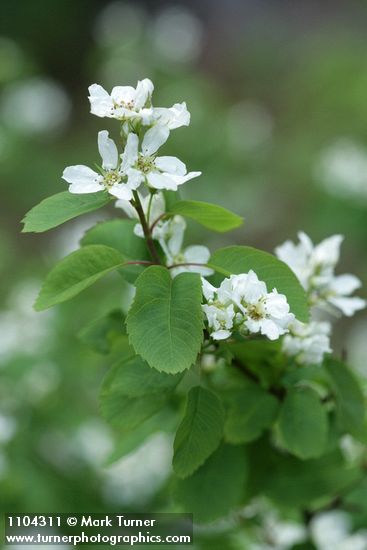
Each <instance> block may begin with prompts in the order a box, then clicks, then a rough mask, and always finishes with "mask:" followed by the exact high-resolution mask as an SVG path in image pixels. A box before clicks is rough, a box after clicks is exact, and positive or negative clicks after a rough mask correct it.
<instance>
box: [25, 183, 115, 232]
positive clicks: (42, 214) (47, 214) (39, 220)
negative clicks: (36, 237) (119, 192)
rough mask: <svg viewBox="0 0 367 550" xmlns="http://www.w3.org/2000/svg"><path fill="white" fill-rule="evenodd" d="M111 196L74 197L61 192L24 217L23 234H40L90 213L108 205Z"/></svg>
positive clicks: (66, 192)
mask: <svg viewBox="0 0 367 550" xmlns="http://www.w3.org/2000/svg"><path fill="white" fill-rule="evenodd" d="M110 200H111V196H110V195H109V194H108V193H106V192H100V193H87V194H82V195H75V194H73V193H69V191H63V192H62V193H57V194H56V195H52V197H48V198H47V199H44V200H43V201H42V202H40V203H39V204H37V206H34V207H33V208H32V209H31V210H29V212H27V214H26V215H25V217H24V219H23V220H22V222H23V223H24V227H23V230H22V231H23V233H29V232H34V233H41V232H42V231H47V230H48V229H52V228H53V227H57V226H58V225H61V224H62V223H64V222H67V221H68V220H71V219H73V218H76V217H77V216H80V215H81V214H86V213H87V212H92V211H93V210H97V208H101V207H102V206H105V205H106V204H108V203H109V202H110Z"/></svg>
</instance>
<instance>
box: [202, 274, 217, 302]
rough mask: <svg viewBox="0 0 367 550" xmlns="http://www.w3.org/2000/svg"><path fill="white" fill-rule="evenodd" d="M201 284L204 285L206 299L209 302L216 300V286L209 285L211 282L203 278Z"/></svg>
mask: <svg viewBox="0 0 367 550" xmlns="http://www.w3.org/2000/svg"><path fill="white" fill-rule="evenodd" d="M201 284H202V289H203V295H204V298H205V299H206V300H208V301H211V300H214V293H215V292H216V291H217V289H216V288H215V286H213V285H212V284H211V283H209V281H207V280H206V279H204V278H203V277H202V278H201Z"/></svg>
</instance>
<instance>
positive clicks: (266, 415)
mask: <svg viewBox="0 0 367 550" xmlns="http://www.w3.org/2000/svg"><path fill="white" fill-rule="evenodd" d="M278 410H279V402H278V400H277V399H276V397H274V396H273V395H271V394H270V393H268V392H266V391H265V390H263V389H262V388H261V387H260V386H259V385H257V384H253V383H251V382H249V383H248V385H247V387H244V388H242V389H241V390H238V391H236V392H234V394H233V395H231V396H230V397H229V406H228V411H227V418H226V422H225V426H224V435H225V439H226V440H227V441H228V442H229V443H235V444H238V443H249V442H250V441H254V440H255V439H257V438H258V437H260V436H261V434H262V433H263V431H264V430H265V429H266V428H269V427H270V426H271V425H272V424H273V422H274V421H275V419H276V416H277V413H278Z"/></svg>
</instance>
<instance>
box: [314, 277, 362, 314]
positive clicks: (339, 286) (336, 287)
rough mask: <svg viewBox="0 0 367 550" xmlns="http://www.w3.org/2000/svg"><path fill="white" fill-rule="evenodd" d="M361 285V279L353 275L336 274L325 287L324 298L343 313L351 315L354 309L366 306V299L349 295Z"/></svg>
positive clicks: (357, 309)
mask: <svg viewBox="0 0 367 550" xmlns="http://www.w3.org/2000/svg"><path fill="white" fill-rule="evenodd" d="M361 286H362V284H361V281H360V280H359V279H358V277H355V276H354V275H350V274H345V275H338V276H337V277H334V278H333V279H331V281H330V282H329V284H328V285H327V286H326V287H325V290H324V294H325V298H326V299H327V301H328V302H329V304H331V305H332V306H334V307H336V308H337V309H339V310H340V311H341V312H342V313H344V315H347V316H348V317H351V316H352V315H354V313H355V312H356V311H359V310H361V309H364V308H365V307H366V300H363V299H362V298H358V297H357V296H353V297H350V294H352V293H353V292H354V291H355V290H357V288H360V287H361Z"/></svg>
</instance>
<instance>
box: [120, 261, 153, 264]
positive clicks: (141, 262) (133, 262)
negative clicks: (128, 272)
mask: <svg viewBox="0 0 367 550" xmlns="http://www.w3.org/2000/svg"><path fill="white" fill-rule="evenodd" d="M122 265H157V264H156V263H154V262H148V261H145V260H139V261H136V262H135V261H132V262H124V263H123V264H122Z"/></svg>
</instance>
